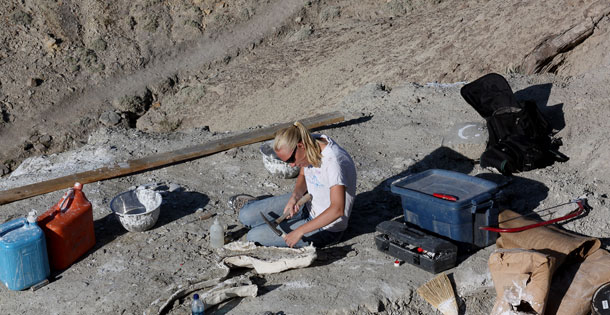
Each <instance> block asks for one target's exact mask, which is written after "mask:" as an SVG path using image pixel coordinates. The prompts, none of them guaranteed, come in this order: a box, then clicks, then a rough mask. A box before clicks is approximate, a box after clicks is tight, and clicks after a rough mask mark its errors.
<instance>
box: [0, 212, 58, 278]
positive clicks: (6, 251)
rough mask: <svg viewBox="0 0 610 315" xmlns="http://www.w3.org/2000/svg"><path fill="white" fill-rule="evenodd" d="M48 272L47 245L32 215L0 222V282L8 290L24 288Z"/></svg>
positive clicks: (45, 275)
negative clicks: (26, 217)
mask: <svg viewBox="0 0 610 315" xmlns="http://www.w3.org/2000/svg"><path fill="white" fill-rule="evenodd" d="M50 274H51V270H50V269H49V259H48V256H47V245H46V241H45V238H44V233H43V232H42V229H40V227H38V225H37V224H36V218H35V216H34V217H32V220H30V217H28V219H27V220H26V219H25V218H19V219H15V220H12V221H9V222H6V223H4V224H2V225H0V281H2V283H4V285H6V287H7V288H9V289H10V290H23V289H27V288H29V287H31V286H32V285H34V284H37V283H39V282H41V281H43V280H44V279H46V278H47V277H49V275H50Z"/></svg>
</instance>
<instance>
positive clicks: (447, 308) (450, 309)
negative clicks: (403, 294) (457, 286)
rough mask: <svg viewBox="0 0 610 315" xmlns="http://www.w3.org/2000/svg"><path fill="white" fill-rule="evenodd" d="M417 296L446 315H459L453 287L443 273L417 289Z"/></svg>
mask: <svg viewBox="0 0 610 315" xmlns="http://www.w3.org/2000/svg"><path fill="white" fill-rule="evenodd" d="M417 294H419V296H421V297H422V298H424V300H426V301H427V302H428V303H430V304H432V306H434V307H435V308H436V309H438V310H439V311H440V312H441V313H443V314H445V315H457V314H458V306H457V301H456V300H455V294H454V293H453V287H452V286H451V282H450V281H449V278H448V277H447V275H446V274H444V273H441V274H440V275H438V276H436V277H435V278H434V279H432V280H430V281H428V283H426V284H424V285H422V286H421V287H419V288H418V289H417Z"/></svg>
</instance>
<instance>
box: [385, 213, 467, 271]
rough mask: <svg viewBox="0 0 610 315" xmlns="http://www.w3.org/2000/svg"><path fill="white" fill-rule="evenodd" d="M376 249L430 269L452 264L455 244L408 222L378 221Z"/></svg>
mask: <svg viewBox="0 0 610 315" xmlns="http://www.w3.org/2000/svg"><path fill="white" fill-rule="evenodd" d="M376 230H377V232H379V233H381V234H378V235H377V236H375V245H377V249H379V250H380V251H381V252H384V253H386V254H388V255H390V256H393V257H396V258H398V259H400V260H403V261H405V262H407V263H409V264H412V265H415V266H417V267H419V268H421V269H424V270H426V271H428V272H431V273H439V272H441V271H444V270H447V269H450V268H453V267H455V265H456V261H457V246H456V245H454V244H453V243H451V242H449V241H447V240H445V239H442V238H439V237H437V236H434V235H431V234H430V232H428V231H424V230H421V229H419V228H417V227H416V226H414V225H412V224H409V223H402V222H396V221H384V222H381V223H379V224H378V225H377V228H376Z"/></svg>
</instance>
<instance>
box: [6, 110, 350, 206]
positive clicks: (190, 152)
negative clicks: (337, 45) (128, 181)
mask: <svg viewBox="0 0 610 315" xmlns="http://www.w3.org/2000/svg"><path fill="white" fill-rule="evenodd" d="M343 119H344V117H343V115H342V114H341V113H339V112H332V113H327V114H322V115H318V116H313V117H309V118H306V119H304V120H301V123H303V125H304V126H305V127H307V128H308V129H314V128H319V127H322V126H326V125H330V124H333V123H338V122H341V121H343ZM290 125H292V123H283V124H278V125H275V126H271V127H266V128H261V129H257V130H254V131H249V132H245V133H242V134H237V135H234V136H230V137H227V138H223V139H218V140H213V141H210V142H207V143H203V144H199V145H195V146H192V147H187V148H184V149H179V150H175V151H170V152H165V153H160V154H155V155H151V156H148V157H145V158H141V159H135V160H130V161H127V162H119V163H115V164H113V165H110V166H105V167H101V168H98V169H94V170H90V171H86V172H81V173H76V174H72V175H67V176H63V177H59V178H55V179H50V180H47V181H42V182H39V183H34V184H30V185H26V186H21V187H17V188H12V189H8V190H4V191H0V205H3V204H7V203H10V202H13V201H17V200H21V199H26V198H29V197H33V196H38V195H42V194H45V193H49V192H53V191H57V190H60V189H64V188H69V187H72V186H73V185H74V183H75V182H79V183H81V184H87V183H92V182H96V181H100V180H105V179H110V178H115V177H119V176H123V175H128V174H133V173H136V172H141V171H144V170H149V169H153V168H157V167H161V166H166V165H171V164H176V163H179V162H184V161H188V160H192V159H195V158H199V157H203V156H207V155H211V154H214V153H217V152H221V151H225V150H228V149H231V148H235V147H239V146H243V145H247V144H252V143H256V142H260V141H265V140H269V139H272V138H273V136H274V134H275V132H276V131H278V130H280V129H282V128H285V127H288V126H290Z"/></svg>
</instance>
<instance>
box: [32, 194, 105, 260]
mask: <svg viewBox="0 0 610 315" xmlns="http://www.w3.org/2000/svg"><path fill="white" fill-rule="evenodd" d="M38 225H39V226H40V228H41V229H42V230H43V231H44V234H45V237H46V239H47V249H48V253H49V264H50V265H51V268H52V269H55V270H62V269H65V268H67V267H68V266H70V265H71V264H72V263H73V262H75V261H76V260H77V259H78V258H80V257H81V256H82V255H83V254H85V253H86V252H87V251H88V250H89V249H91V248H92V247H93V245H95V232H94V230H93V209H92V207H91V203H90V202H89V200H87V197H85V194H84V193H83V185H82V184H80V183H75V184H74V188H71V189H70V190H68V191H67V192H66V194H65V195H64V196H63V197H62V198H61V200H59V202H58V203H57V204H56V205H54V206H53V207H51V209H49V210H48V211H47V212H45V213H43V214H42V215H41V216H39V217H38Z"/></svg>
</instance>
